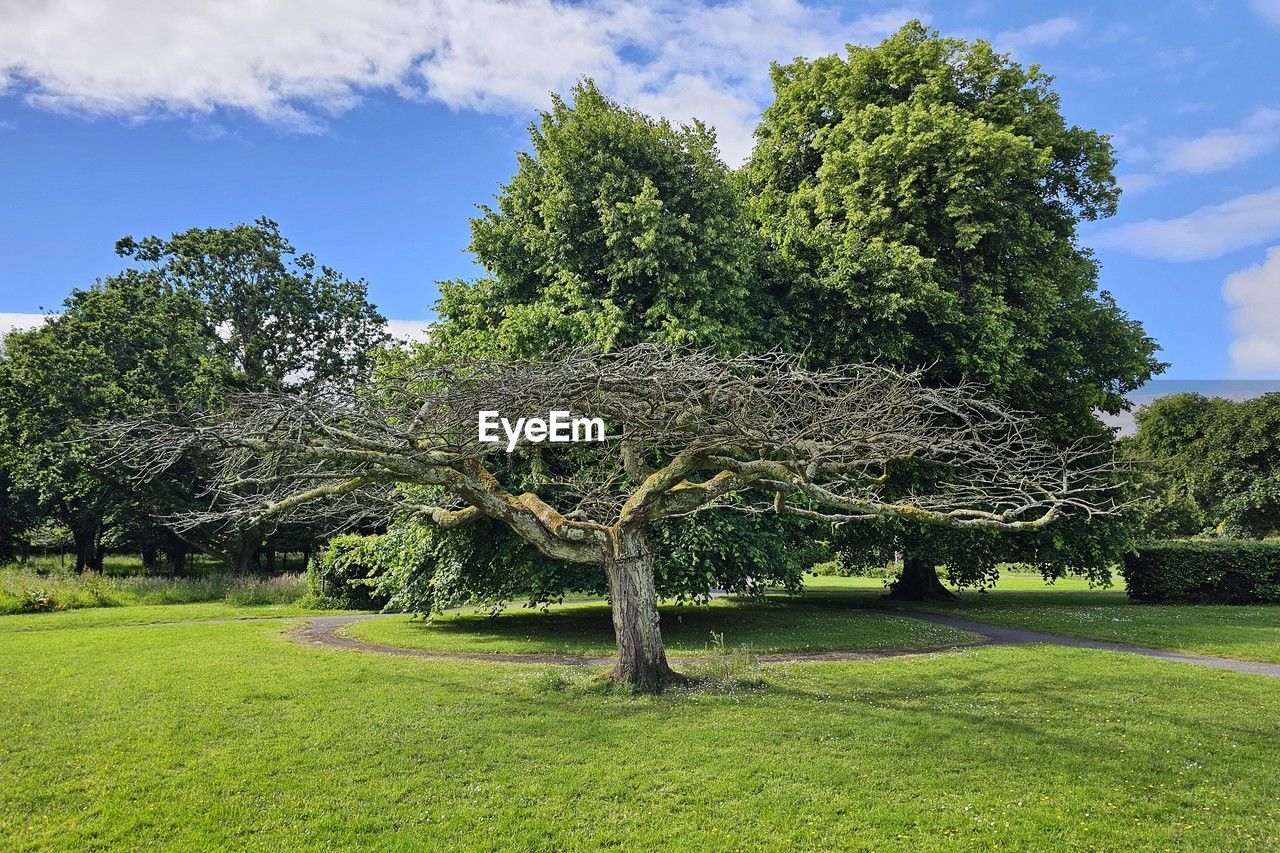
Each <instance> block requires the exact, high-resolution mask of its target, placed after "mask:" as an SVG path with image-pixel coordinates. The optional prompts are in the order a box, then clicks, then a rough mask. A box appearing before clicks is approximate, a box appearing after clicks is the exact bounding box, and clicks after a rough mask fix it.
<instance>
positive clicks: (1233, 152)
mask: <svg viewBox="0 0 1280 853" xmlns="http://www.w3.org/2000/svg"><path fill="white" fill-rule="evenodd" d="M1277 145H1280V110H1276V109H1269V108H1266V107H1263V108H1260V109H1257V110H1254V112H1253V114H1252V115H1250V116H1249V117H1247V118H1246V119H1244V121H1242V122H1240V123H1239V124H1238V125H1236V126H1235V127H1230V128H1219V129H1217V130H1211V131H1209V132H1208V133H1206V134H1204V135H1202V136H1197V137H1194V138H1191V139H1179V140H1174V141H1173V142H1172V143H1170V144H1169V146H1168V147H1167V149H1166V150H1165V151H1164V153H1163V155H1162V156H1161V158H1160V164H1159V166H1160V168H1161V170H1163V171H1165V172H1191V173H1203V172H1216V171H1219V170H1222V169H1228V168H1230V167H1232V166H1238V165H1239V164H1241V163H1243V162H1245V161H1246V160H1251V159H1253V158H1254V157H1257V156H1258V155H1260V154H1265V153H1266V152H1268V151H1270V150H1271V149H1273V148H1275V147H1276V146H1277Z"/></svg>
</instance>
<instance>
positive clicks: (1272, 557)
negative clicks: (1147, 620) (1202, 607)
mask: <svg viewBox="0 0 1280 853" xmlns="http://www.w3.org/2000/svg"><path fill="white" fill-rule="evenodd" d="M1121 571H1122V574H1124V579H1125V585H1126V587H1127V588H1128V592H1129V596H1130V597H1131V598H1135V599H1137V600H1139V601H1192V602H1217V603H1222V604H1249V603H1252V602H1257V601H1262V602H1280V542H1259V541H1256V540H1247V539H1181V540H1168V541H1163V542H1150V543H1147V544H1145V545H1141V546H1139V547H1138V550H1137V552H1136V553H1133V554H1129V555H1127V556H1126V557H1125V558H1124V567H1123V568H1122V570H1121Z"/></svg>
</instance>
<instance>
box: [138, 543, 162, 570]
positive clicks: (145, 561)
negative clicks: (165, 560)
mask: <svg viewBox="0 0 1280 853" xmlns="http://www.w3.org/2000/svg"><path fill="white" fill-rule="evenodd" d="M159 560H160V558H159V552H158V551H157V549H156V546H154V545H144V546H143V547H142V568H144V569H154V568H155V567H156V565H158V563H159Z"/></svg>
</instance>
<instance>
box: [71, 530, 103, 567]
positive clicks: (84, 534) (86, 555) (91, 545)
mask: <svg viewBox="0 0 1280 853" xmlns="http://www.w3.org/2000/svg"><path fill="white" fill-rule="evenodd" d="M71 537H72V539H73V540H74V541H75V545H76V571H77V572H83V571H86V570H93V571H95V572H100V571H102V561H103V557H105V556H106V554H105V549H104V548H103V547H102V545H101V538H102V525H101V524H85V525H76V526H75V527H73V528H72V530H71Z"/></svg>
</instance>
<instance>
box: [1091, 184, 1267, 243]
mask: <svg viewBox="0 0 1280 853" xmlns="http://www.w3.org/2000/svg"><path fill="white" fill-rule="evenodd" d="M1277 236H1280V187H1277V188H1276V189H1272V190H1267V191H1266V192H1260V193H1253V194H1251V195H1242V196H1239V197H1237V198H1233V199H1231V200H1230V201H1227V202H1224V203H1222V204H1210V205H1206V206H1204V207H1201V208H1197V209H1196V210H1193V211H1191V212H1190V213H1187V214H1185V215H1183V216H1177V217H1174V218H1172V219H1147V220H1144V221H1142V222H1134V223H1131V224H1128V225H1121V226H1119V227H1117V228H1112V229H1110V230H1108V231H1104V232H1102V233H1101V234H1100V235H1099V236H1098V238H1097V240H1096V242H1097V243H1098V244H1099V245H1101V246H1105V247H1108V248H1113V249H1117V250H1119V251H1122V252H1127V253H1128V254H1131V255H1139V256H1141V257H1144V258H1157V259H1159V260H1166V261H1198V260H1204V259H1206V258H1217V257H1221V256H1222V255H1225V254H1227V253H1228V252H1233V251H1235V250H1236V249H1243V248H1245V247H1246V246H1253V245H1256V244H1257V243H1261V242H1263V241H1265V240H1271V239H1274V238H1275V237H1277Z"/></svg>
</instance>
